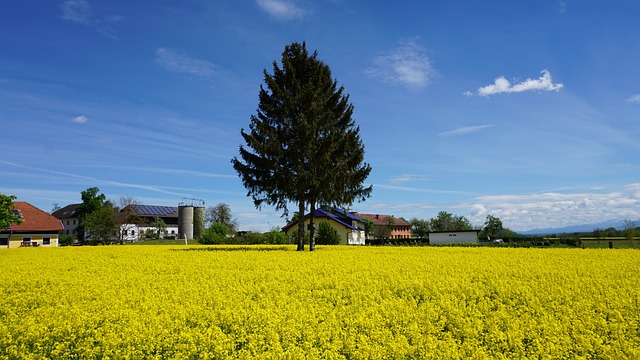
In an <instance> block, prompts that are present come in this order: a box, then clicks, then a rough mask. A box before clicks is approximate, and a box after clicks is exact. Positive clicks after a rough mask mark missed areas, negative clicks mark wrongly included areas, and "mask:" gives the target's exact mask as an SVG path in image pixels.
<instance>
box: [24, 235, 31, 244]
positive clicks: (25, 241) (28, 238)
mask: <svg viewBox="0 0 640 360" xmlns="http://www.w3.org/2000/svg"><path fill="white" fill-rule="evenodd" d="M22 246H31V238H30V237H24V238H22Z"/></svg>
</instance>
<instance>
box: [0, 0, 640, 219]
mask: <svg viewBox="0 0 640 360" xmlns="http://www.w3.org/2000/svg"><path fill="white" fill-rule="evenodd" d="M639 18H640V2H638V1H611V2H609V1H484V2H478V1H425V2H416V1H394V2H388V1H366V0H351V1H347V0H317V1H311V0H243V1H235V0H216V1H204V0H202V1H201V0H183V1H171V0H157V1H134V2H131V1H121V0H112V1H98V0H68V1H34V0H5V1H2V2H1V3H0V124H1V125H2V134H3V135H4V136H2V146H1V148H2V158H0V192H4V193H9V194H14V195H16V196H17V197H18V200H22V201H28V202H31V203H33V204H34V205H36V206H38V207H40V208H42V209H44V210H47V211H49V210H50V209H51V208H52V205H53V204H54V203H58V204H59V205H60V206H64V205H67V204H69V203H75V202H79V201H80V192H81V191H82V190H84V189H86V188H88V187H93V186H97V187H98V188H100V190H101V191H102V192H103V193H105V194H106V195H107V197H109V198H111V199H115V198H117V197H118V196H120V195H128V196H133V197H135V198H136V199H137V200H138V201H140V202H141V203H144V204H149V205H171V206H176V205H177V204H178V203H179V202H180V201H182V200H183V198H195V199H203V200H205V202H206V205H207V206H209V205H215V204H217V203H220V202H224V203H227V204H229V205H230V206H231V209H232V211H233V213H234V215H235V216H236V217H237V218H238V220H239V222H240V227H241V228H242V229H246V230H266V229H268V228H269V227H272V226H282V225H284V219H282V218H281V217H280V215H281V214H280V213H278V212H276V211H275V210H274V209H273V208H270V207H264V208H262V210H261V211H258V210H256V209H255V208H254V206H253V203H252V201H251V199H250V198H247V197H246V190H245V189H244V188H243V187H242V184H241V181H240V179H239V178H238V176H237V175H236V174H235V172H234V170H233V169H232V167H231V163H230V159H231V158H232V157H233V156H236V155H237V152H238V147H239V146H240V144H241V143H242V139H241V137H240V128H243V127H244V128H247V127H248V125H249V117H250V115H251V114H254V113H255V111H256V109H257V106H258V89H259V86H260V84H261V83H262V79H263V73H262V72H263V70H264V69H265V68H267V69H268V70H269V71H271V66H272V63H273V61H279V59H280V56H281V53H282V50H283V49H284V46H285V45H287V44H289V43H291V42H293V41H297V42H302V41H306V43H307V47H308V48H309V49H311V50H317V51H318V54H319V58H320V59H321V60H323V61H325V62H326V63H327V64H328V65H329V66H330V67H331V69H332V72H333V76H334V77H335V78H336V79H337V80H338V82H339V84H341V85H343V86H344V87H345V91H346V93H348V94H349V95H350V99H351V102H352V103H353V105H354V106H355V113H354V119H355V121H356V123H357V124H358V125H359V126H360V135H361V137H362V140H363V143H364V146H365V151H366V155H365V159H366V161H367V162H369V163H370V164H371V166H372V168H373V170H372V172H371V175H370V177H369V178H368V180H367V183H368V184H373V189H374V190H373V195H372V196H371V198H370V199H368V200H367V201H366V202H363V203H355V204H354V205H353V207H352V209H353V210H355V211H358V212H361V213H381V214H392V215H395V216H402V217H405V218H407V219H409V218H412V217H418V218H424V219H428V218H431V217H433V216H435V215H436V214H437V213H438V212H439V211H441V210H445V211H449V212H452V213H454V214H458V215H464V216H466V217H467V218H469V219H470V220H471V222H472V223H474V224H482V222H483V221H484V219H485V217H486V216H487V215H488V214H492V215H494V216H498V217H499V218H500V219H502V221H503V223H504V225H505V226H506V227H509V228H511V229H513V230H516V231H522V230H529V229H534V228H546V227H555V226H564V225H570V224H580V223H590V222H598V221H603V220H607V219H638V218H640V177H639V175H640V156H639V155H640V122H639V119H640V41H638V39H640V22H638V19H639Z"/></svg>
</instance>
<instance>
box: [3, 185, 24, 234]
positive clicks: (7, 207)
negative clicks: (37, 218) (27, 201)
mask: <svg viewBox="0 0 640 360" xmlns="http://www.w3.org/2000/svg"><path fill="white" fill-rule="evenodd" d="M15 199H16V197H15V196H14V195H5V194H2V193H0V229H7V228H8V227H9V226H10V225H11V224H20V223H21V222H22V218H21V217H20V216H18V215H16V214H14V213H13V208H14V204H13V200H15Z"/></svg>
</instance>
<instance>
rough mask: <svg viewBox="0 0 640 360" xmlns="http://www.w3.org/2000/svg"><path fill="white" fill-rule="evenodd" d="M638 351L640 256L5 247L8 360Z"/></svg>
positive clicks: (0, 312)
mask: <svg viewBox="0 0 640 360" xmlns="http://www.w3.org/2000/svg"><path fill="white" fill-rule="evenodd" d="M16 358H17V359H45V358H46V359H144V358H155V359H164V358H171V359H187V358H191V359H200V358H202V359H226V358H241V359H242V358H243V359H304V358H306V359H403V358H405V359H430V358H434V359H483V358H491V359H496V358H497V359H501V358H504V359H506V358H535V359H547V358H548V359H563V358H566V359H576V358H584V359H640V251H638V250H619V249H616V250H608V249H601V250H595V249H594V250H589V249H587V250H583V249H507V248H457V247H447V248H439V247H346V246H335V247H319V248H318V249H317V251H316V252H314V253H309V252H305V253H299V252H296V251H294V248H292V247H288V246H283V247H274V246H271V247H269V246H255V247H205V246H200V247H178V246H107V247H68V248H53V249H43V248H34V249H29V248H25V249H8V250H2V251H0V359H16Z"/></svg>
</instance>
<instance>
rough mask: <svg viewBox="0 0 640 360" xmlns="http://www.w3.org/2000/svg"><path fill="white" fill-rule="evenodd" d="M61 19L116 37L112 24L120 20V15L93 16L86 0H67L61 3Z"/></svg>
mask: <svg viewBox="0 0 640 360" xmlns="http://www.w3.org/2000/svg"><path fill="white" fill-rule="evenodd" d="M60 8H61V9H62V19H63V20H66V21H69V22H73V23H76V24H81V25H85V26H88V27H91V28H94V29H95V30H96V31H97V32H98V33H100V34H102V35H104V36H106V37H109V38H112V39H116V38H117V37H116V35H115V34H116V31H115V29H114V28H113V27H112V26H111V25H112V24H115V23H118V22H121V21H122V20H123V19H124V18H123V17H122V16H120V15H107V16H104V17H102V18H99V17H94V16H93V8H92V6H91V4H90V3H89V2H88V1H86V0H67V1H65V2H64V3H62V5H60Z"/></svg>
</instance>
